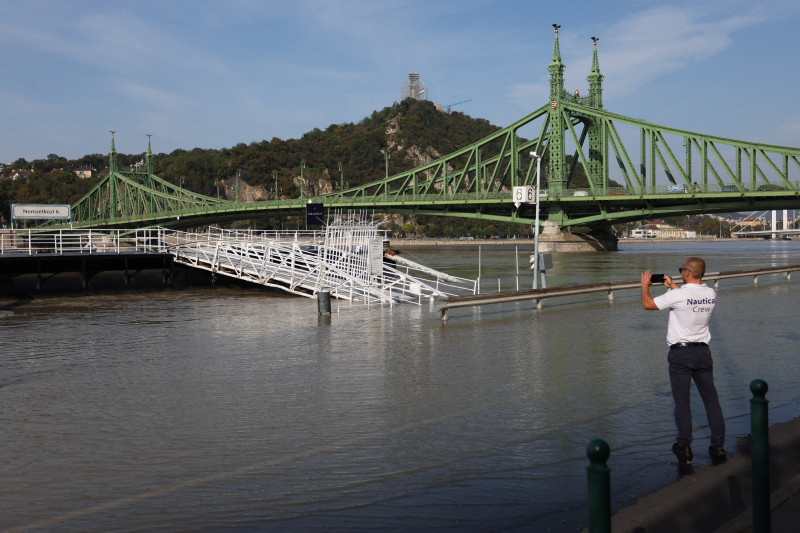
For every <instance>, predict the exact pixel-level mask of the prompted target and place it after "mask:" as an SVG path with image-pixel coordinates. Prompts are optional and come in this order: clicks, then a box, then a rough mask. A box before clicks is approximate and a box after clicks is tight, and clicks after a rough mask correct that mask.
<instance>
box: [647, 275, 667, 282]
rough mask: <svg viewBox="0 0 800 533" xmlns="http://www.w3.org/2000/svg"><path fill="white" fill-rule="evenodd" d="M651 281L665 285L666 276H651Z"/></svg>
mask: <svg viewBox="0 0 800 533" xmlns="http://www.w3.org/2000/svg"><path fill="white" fill-rule="evenodd" d="M650 281H651V282H652V283H664V274H651V275H650Z"/></svg>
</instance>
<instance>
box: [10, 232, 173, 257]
mask: <svg viewBox="0 0 800 533" xmlns="http://www.w3.org/2000/svg"><path fill="white" fill-rule="evenodd" d="M160 233H161V230H160V229H139V230H126V229H102V230H78V229H75V230H72V229H60V230H52V229H51V230H46V231H43V230H35V229H28V230H4V231H0V255H6V256H11V255H39V254H50V255H84V254H86V255H91V254H122V253H125V254H130V253H153V252H162V251H163V250H161V249H160V245H159V240H160V238H159V236H160Z"/></svg>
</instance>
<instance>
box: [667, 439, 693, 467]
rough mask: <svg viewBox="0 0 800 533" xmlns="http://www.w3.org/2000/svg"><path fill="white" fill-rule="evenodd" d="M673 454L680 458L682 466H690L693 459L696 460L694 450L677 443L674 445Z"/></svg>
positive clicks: (679, 461) (679, 462)
mask: <svg viewBox="0 0 800 533" xmlns="http://www.w3.org/2000/svg"><path fill="white" fill-rule="evenodd" d="M672 453H674V454H675V456H676V457H677V458H678V464H681V465H690V464H692V459H693V458H694V454H693V453H692V449H691V448H690V447H689V446H688V445H687V446H681V445H680V444H678V443H677V442H676V443H675V444H673V445H672Z"/></svg>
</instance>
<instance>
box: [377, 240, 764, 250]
mask: <svg viewBox="0 0 800 533" xmlns="http://www.w3.org/2000/svg"><path fill="white" fill-rule="evenodd" d="M664 242H677V243H680V242H752V241H751V240H749V239H718V238H709V237H696V238H692V239H620V240H619V244H642V245H646V244H654V243H664ZM389 244H390V246H395V247H398V248H403V247H410V246H479V245H480V246H520V247H525V246H527V247H530V248H531V249H533V237H530V238H524V239H523V238H511V239H444V238H441V239H429V238H425V237H422V238H413V237H391V238H390V239H389ZM541 244H542V243H540V245H541Z"/></svg>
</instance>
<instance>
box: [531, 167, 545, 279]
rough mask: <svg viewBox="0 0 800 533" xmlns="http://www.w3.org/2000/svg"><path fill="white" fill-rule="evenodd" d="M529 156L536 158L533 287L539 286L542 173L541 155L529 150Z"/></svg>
mask: <svg viewBox="0 0 800 533" xmlns="http://www.w3.org/2000/svg"><path fill="white" fill-rule="evenodd" d="M531 157H535V158H536V222H535V223H534V228H533V231H534V234H533V288H534V289H538V288H539V198H540V196H541V195H540V192H539V186H540V185H541V175H542V156H541V155H539V154H538V153H537V152H531Z"/></svg>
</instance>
